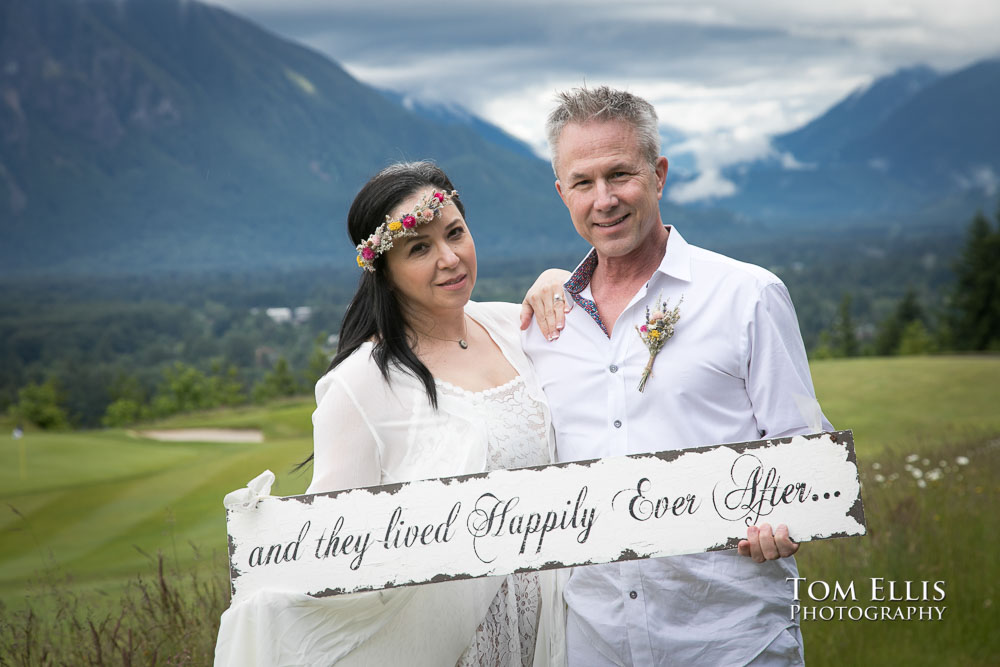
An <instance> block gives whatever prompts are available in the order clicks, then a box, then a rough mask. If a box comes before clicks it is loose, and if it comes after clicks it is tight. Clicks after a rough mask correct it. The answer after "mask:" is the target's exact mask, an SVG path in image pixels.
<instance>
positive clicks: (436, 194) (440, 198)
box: [434, 192, 444, 201]
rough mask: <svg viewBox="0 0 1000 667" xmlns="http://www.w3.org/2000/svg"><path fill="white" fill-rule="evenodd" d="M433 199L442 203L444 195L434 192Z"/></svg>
mask: <svg viewBox="0 0 1000 667" xmlns="http://www.w3.org/2000/svg"><path fill="white" fill-rule="evenodd" d="M434 199H437V200H438V201H444V194H442V193H440V192H435V193H434Z"/></svg>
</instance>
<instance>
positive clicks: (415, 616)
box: [215, 302, 565, 667]
mask: <svg viewBox="0 0 1000 667" xmlns="http://www.w3.org/2000/svg"><path fill="white" fill-rule="evenodd" d="M519 312H520V306H517V305H514V304H506V303H475V302H469V304H468V305H467V306H466V313H467V314H468V315H469V316H470V317H471V318H472V319H474V320H475V321H476V322H479V323H480V324H481V325H482V326H483V327H484V328H485V329H486V330H487V331H488V332H489V334H490V336H491V337H492V338H493V340H494V342H495V343H496V344H497V346H498V347H499V348H500V350H501V352H503V354H504V356H505V357H506V358H507V361H508V362H510V364H511V365H512V366H513V367H514V369H515V370H516V371H517V372H518V374H519V375H521V377H522V378H524V381H525V384H526V386H527V388H528V391H529V394H530V395H531V397H532V398H534V399H536V400H538V401H540V402H542V403H543V404H544V401H545V397H544V395H543V394H542V391H541V387H540V385H539V384H538V381H537V379H536V378H535V375H534V372H533V370H532V368H531V366H530V364H529V362H528V360H527V358H526V357H525V355H524V353H523V352H522V351H521V346H520V336H519V328H518V326H519V325H518V314H519ZM371 350H372V346H371V344H365V345H362V346H361V347H360V348H359V349H358V350H357V351H356V352H355V353H354V354H353V355H351V357H349V358H348V359H346V360H345V361H344V362H343V363H341V364H340V365H339V366H337V368H335V369H334V370H333V371H331V372H330V373H327V374H326V375H325V376H323V378H322V379H321V380H320V381H319V382H318V383H317V385H316V402H317V408H316V411H315V412H314V413H313V432H314V455H315V460H314V462H313V480H312V483H311V484H310V485H309V489H308V490H307V493H320V492H325V491H334V490H338V489H345V488H355V487H360V486H373V485H378V484H389V483H393V482H405V481H413V480H418V479H428V478H434V477H446V476H450V475H459V474H465V473H473V472H481V471H483V470H485V469H486V461H487V434H486V432H485V428H484V426H483V424H482V422H481V421H480V419H479V418H478V416H477V415H476V414H475V413H474V412H473V410H472V409H471V406H470V405H469V404H467V403H466V402H463V401H461V400H459V399H458V398H455V397H453V396H448V395H446V394H445V393H444V392H439V393H438V408H439V409H438V410H437V411H435V410H433V409H432V408H431V406H430V404H429V402H428V400H427V394H426V392H425V390H424V387H423V384H422V383H421V382H420V381H418V380H417V379H416V378H414V377H412V376H411V375H408V374H405V373H403V372H401V371H397V370H393V371H392V372H391V379H392V381H391V383H389V384H386V382H385V380H384V379H383V377H382V375H381V373H380V372H379V370H378V367H377V366H376V365H375V363H374V361H373V360H372V359H371ZM457 353H460V351H456V354H457ZM545 421H546V430H547V431H548V432H549V434H550V436H549V454H550V457H551V458H552V460H555V442H554V439H553V437H552V429H551V421H550V416H549V412H548V408H546V409H545ZM541 575H542V576H541V583H542V595H541V609H540V613H539V623H538V638H537V641H536V646H535V661H534V664H535V665H540V666H541V665H546V666H547V665H552V666H554V667H558V666H559V665H563V664H565V607H564V603H563V600H562V585H561V583H562V581H563V579H564V571H562V570H555V571H548V572H543V573H541ZM502 581H503V578H502V577H490V578H481V579H473V580H469V581H455V582H448V583H442V584H433V585H423V586H410V587H407V588H401V589H393V590H385V591H377V592H371V593H359V594H354V595H348V596H337V597H330V598H312V597H309V596H307V595H297V594H289V593H285V592H281V591H263V592H260V593H258V594H256V595H254V596H252V597H250V598H248V599H246V600H245V601H243V602H240V603H238V604H236V605H234V606H232V607H230V608H229V609H228V610H226V612H225V613H223V615H222V623H221V627H220V629H219V640H218V644H217V646H216V655H215V664H216V666H217V667H218V666H221V665H250V666H252V665H262V666H263V665H275V666H285V665H288V666H291V665H296V666H298V665H302V666H306V665H308V666H313V665H316V666H319V665H331V664H334V663H336V664H338V665H343V666H345V667H347V666H354V665H359V666H360V665H403V664H405V665H413V666H415V667H416V666H420V665H427V666H428V667H432V666H433V667H440V666H442V665H446V666H447V665H454V664H455V663H456V662H457V660H458V659H459V657H460V656H461V655H462V652H463V651H464V650H465V649H466V648H467V647H468V645H469V644H470V642H471V641H472V638H473V635H474V634H475V631H476V628H477V627H478V626H479V624H480V623H481V622H482V620H483V618H484V617H485V615H486V612H487V609H488V608H489V606H490V604H491V602H492V601H493V598H494V597H495V595H496V593H497V590H498V589H499V587H500V584H501V582H502Z"/></svg>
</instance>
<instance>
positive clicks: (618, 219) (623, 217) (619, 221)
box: [594, 213, 629, 229]
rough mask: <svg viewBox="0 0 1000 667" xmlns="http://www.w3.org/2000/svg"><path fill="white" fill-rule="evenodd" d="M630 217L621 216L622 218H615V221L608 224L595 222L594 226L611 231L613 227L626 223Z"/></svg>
mask: <svg viewBox="0 0 1000 667" xmlns="http://www.w3.org/2000/svg"><path fill="white" fill-rule="evenodd" d="M628 216H629V214H628V213H626V214H625V215H623V216H621V217H620V218H615V219H614V220H609V221H608V222H595V223H594V226H595V227H598V228H600V229H611V228H612V227H617V226H618V225H620V224H621V223H623V222H624V221H625V218H627V217H628Z"/></svg>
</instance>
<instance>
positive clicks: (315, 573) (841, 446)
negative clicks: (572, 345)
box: [227, 431, 865, 599]
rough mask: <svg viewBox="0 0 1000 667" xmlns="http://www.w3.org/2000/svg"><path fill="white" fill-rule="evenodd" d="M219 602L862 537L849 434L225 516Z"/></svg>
mask: <svg viewBox="0 0 1000 667" xmlns="http://www.w3.org/2000/svg"><path fill="white" fill-rule="evenodd" d="M227 521H228V525H229V552H230V565H231V578H232V586H233V595H234V599H236V598H242V597H243V596H246V595H249V594H250V593H253V592H255V591H257V590H261V589H277V590H286V591H294V592H300V593H307V594H309V595H314V596H324V595H337V594H341V593H350V592H356V591H366V590H376V589H381V588H390V587H395V586H406V585H410V584H419V583H427V582H435V581H447V580H450V579H463V578H471V577H482V576H488V575H500V574H509V573H511V572H519V571H526V570H538V569H548V568H556V567H568V566H571V565H583V564H591V563H606V562H612V561H619V560H631V559H637V558H650V557H654V556H672V555H677V554H686V553H696V552H702V551H713V550H720V549H731V548H734V547H735V546H736V544H737V542H738V541H739V540H740V539H741V538H743V537H745V536H746V527H747V526H748V525H752V524H760V523H764V522H767V523H770V524H772V525H776V524H778V523H785V524H787V525H788V527H789V532H790V534H791V536H792V538H793V539H795V540H797V541H799V542H806V541H809V540H815V539H823V538H828V537H845V536H850V535H863V534H864V533H865V521H864V511H863V509H862V505H861V486H860V482H859V479H858V471H857V462H856V459H855V456H854V442H853V436H852V434H851V432H850V431H837V432H833V433H818V434H814V435H808V436H795V437H794V438H783V439H778V440H763V441H757V442H751V443H742V444H737V445H718V446H713V447H699V448H695V449H686V450H680V451H668V452H659V453H655V454H636V455H632V456H623V457H612V458H605V459H595V460H592V461H579V462H573V463H559V464H553V465H548V466H538V467H534V468H520V469H515V470H498V471H495V472H491V473H488V474H487V473H482V474H476V475H462V476H459V477H449V478H442V479H433V480H425V481H419V482H410V483H405V484H391V485H386V486H379V487H369V488H363V489H350V490H346V491H338V492H334V493H322V494H314V495H307V496H290V497H287V498H278V497H263V498H261V499H260V500H259V501H257V505H256V507H255V508H253V509H251V510H249V511H243V512H238V511H232V510H229V511H227Z"/></svg>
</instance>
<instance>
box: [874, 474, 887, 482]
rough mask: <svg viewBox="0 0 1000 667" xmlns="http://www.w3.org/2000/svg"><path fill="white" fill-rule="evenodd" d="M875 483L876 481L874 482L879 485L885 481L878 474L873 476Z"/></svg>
mask: <svg viewBox="0 0 1000 667" xmlns="http://www.w3.org/2000/svg"><path fill="white" fill-rule="evenodd" d="M875 481H876V482H878V483H879V484H881V483H882V482H884V481H885V477H883V476H882V475H880V474H876V475H875Z"/></svg>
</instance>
